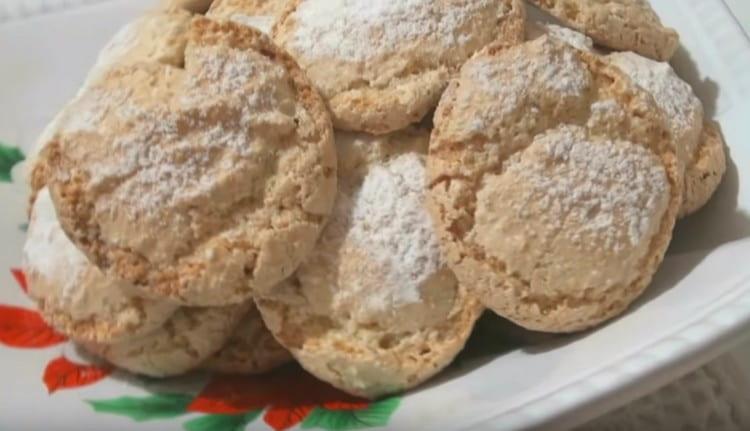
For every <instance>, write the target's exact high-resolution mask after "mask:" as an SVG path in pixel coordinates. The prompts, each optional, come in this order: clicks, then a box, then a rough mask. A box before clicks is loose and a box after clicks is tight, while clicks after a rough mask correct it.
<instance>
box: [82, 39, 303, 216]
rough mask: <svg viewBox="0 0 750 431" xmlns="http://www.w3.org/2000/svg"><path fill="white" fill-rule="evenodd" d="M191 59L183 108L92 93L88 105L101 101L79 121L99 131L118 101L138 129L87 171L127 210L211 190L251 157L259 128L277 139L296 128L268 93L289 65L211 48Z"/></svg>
mask: <svg viewBox="0 0 750 431" xmlns="http://www.w3.org/2000/svg"><path fill="white" fill-rule="evenodd" d="M191 58H192V64H191V65H189V66H188V71H189V72H191V73H190V74H189V76H188V77H187V82H186V85H185V88H186V91H185V92H184V94H182V95H181V96H180V97H179V104H180V106H182V108H181V109H180V110H172V109H171V108H170V104H169V103H164V104H161V105H156V106H153V104H152V106H147V107H144V106H143V105H142V104H141V103H138V102H134V101H132V100H130V99H129V98H128V97H124V98H123V97H120V96H118V93H119V91H118V90H117V89H110V90H108V92H107V93H106V94H104V95H102V94H100V93H102V91H99V90H97V91H91V92H90V93H89V96H88V97H87V99H86V100H88V99H91V100H92V101H93V102H96V103H90V104H88V105H87V106H88V108H87V109H84V110H82V111H81V113H80V115H79V116H78V117H80V118H85V119H86V121H85V123H86V125H87V128H95V127H96V125H97V123H98V122H101V121H103V119H105V115H104V113H102V111H104V110H105V108H104V106H106V105H105V104H104V102H105V101H107V100H109V101H110V102H111V101H112V100H115V99H117V100H119V101H120V103H119V106H118V109H117V112H116V114H117V115H118V116H119V118H120V119H121V120H122V121H123V122H124V123H125V124H128V123H129V124H132V127H130V128H129V129H127V131H126V132H125V133H122V134H120V136H118V137H116V138H115V139H114V140H113V142H112V149H113V150H114V151H116V152H117V153H119V154H120V157H116V158H107V159H104V160H102V161H100V162H98V163H96V164H93V165H92V166H89V167H87V171H88V172H89V175H90V177H91V179H90V184H91V185H92V186H93V187H98V186H103V187H107V185H108V184H110V183H111V182H113V181H114V182H116V183H118V184H119V186H118V187H119V190H118V191H117V193H116V194H115V196H119V197H120V198H121V199H123V200H126V201H127V202H128V205H127V206H125V205H124V206H123V207H127V208H129V210H130V211H131V212H133V213H134V214H143V213H148V212H149V211H151V210H152V209H154V208H159V207H163V206H165V205H173V204H177V203H179V202H184V201H186V200H190V199H192V198H195V197H198V196H200V195H201V194H205V193H209V192H210V191H211V190H212V188H213V187H214V186H215V184H216V183H217V181H221V180H222V179H223V178H224V177H225V175H226V172H228V171H231V170H232V167H233V166H235V165H236V164H237V163H238V160H241V159H249V158H252V157H253V155H254V147H253V145H252V140H253V138H254V137H253V136H252V134H251V133H249V131H250V130H252V129H253V127H257V126H258V125H259V124H262V125H263V126H264V127H265V128H266V129H265V130H267V133H269V132H272V131H273V132H274V133H276V134H279V135H283V134H287V133H290V132H292V131H293V130H294V128H295V124H294V118H293V117H292V116H291V115H285V113H284V112H283V110H284V107H283V106H280V103H279V101H278V100H276V94H275V93H274V92H272V91H270V90H269V89H270V88H273V87H274V86H277V85H278V83H279V82H283V80H284V78H285V76H286V75H285V72H284V70H283V68H281V67H279V66H276V65H274V64H272V63H270V62H268V61H266V60H264V58H263V57H262V56H260V55H258V54H255V53H252V52H242V51H238V50H232V51H230V52H228V53H226V54H225V55H222V56H218V55H216V54H215V53H213V52H211V50H210V49H207V48H201V49H195V50H194V52H193V53H192V57H191ZM261 75H262V76H265V77H266V78H265V79H264V80H263V81H261V82H260V84H259V85H258V84H255V85H253V86H252V87H253V88H250V87H251V84H250V81H251V80H253V79H256V80H257V77H258V76H261ZM236 94H245V96H244V97H241V98H240V97H238V98H237V100H236V103H231V102H228V98H227V95H236ZM122 99H124V100H122ZM219 113H220V115H219ZM214 117H217V118H218V120H214V119H213V118H214ZM77 121H80V120H77ZM81 128H83V127H81ZM219 171H222V172H224V173H225V175H222V174H221V172H219ZM135 196H137V197H138V198H137V199H134V198H133V197H135Z"/></svg>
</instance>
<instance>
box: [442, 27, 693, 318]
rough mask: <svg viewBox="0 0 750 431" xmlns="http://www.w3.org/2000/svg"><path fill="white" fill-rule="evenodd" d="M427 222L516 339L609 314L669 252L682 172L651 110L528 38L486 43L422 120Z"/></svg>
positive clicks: (601, 74) (460, 273) (621, 81)
mask: <svg viewBox="0 0 750 431" xmlns="http://www.w3.org/2000/svg"><path fill="white" fill-rule="evenodd" d="M434 121H435V129H434V131H433V134H432V139H431V140H430V156H429V159H428V178H429V179H428V184H429V189H430V192H429V197H430V199H429V201H430V209H431V213H432V215H433V218H434V220H435V221H436V223H437V225H438V226H439V232H440V235H441V245H442V246H443V251H444V253H445V256H446V258H447V260H448V262H449V264H450V266H451V267H452V269H453V270H454V271H455V273H456V276H457V278H458V280H459V282H460V283H461V284H462V285H465V286H467V288H469V289H471V290H472V292H473V293H474V294H476V295H478V296H479V297H480V299H481V300H482V302H483V303H484V305H486V306H487V307H488V308H490V309H492V310H493V311H495V312H496V313H497V314H499V315H501V316H503V317H506V318H508V319H510V320H512V321H514V322H516V323H518V324H519V325H521V326H524V327H526V328H528V329H532V330H539V331H548V332H571V331H577V330H582V329H586V328H589V327H591V326H594V325H596V324H599V323H601V322H603V321H605V320H607V319H609V318H611V317H613V316H615V315H617V314H618V313H620V312H622V311H623V310H624V309H625V308H626V307H627V306H628V305H629V304H630V303H631V302H632V301H633V300H634V299H635V298H636V297H638V295H639V294H640V293H641V292H642V291H643V289H644V288H645V287H646V286H647V285H648V284H649V282H650V280H651V278H652V276H653V273H654V272H655V271H656V268H657V266H658V265H659V263H660V262H661V261H662V259H663V256H664V252H665V250H666V248H667V245H668V244H669V242H670V240H671V234H672V228H673V226H674V223H675V218H676V215H677V211H678V209H679V206H680V203H681V201H682V187H683V183H684V180H683V176H682V174H683V170H682V168H681V165H680V163H679V160H678V157H677V154H676V153H675V150H674V146H673V145H672V140H671V136H670V134H669V129H668V127H667V124H666V121H665V120H664V119H663V118H662V113H661V111H660V109H659V108H658V107H657V106H656V104H655V103H654V101H653V98H652V97H651V96H650V95H648V94H647V93H646V92H645V91H644V90H642V89H640V88H639V87H638V86H636V85H635V84H633V83H632V81H631V80H630V79H628V78H627V77H626V76H625V75H624V74H623V73H622V72H621V71H620V70H619V69H617V68H615V67H614V66H611V65H608V64H607V63H605V62H603V61H602V60H600V59H599V58H598V57H597V56H594V55H591V54H588V53H586V52H583V51H580V50H577V49H574V48H572V47H571V46H570V45H567V44H565V43H562V42H559V41H557V40H556V39H554V38H550V37H547V36H545V37H542V38H540V39H536V40H534V41H531V42H526V43H525V44H523V45H520V46H515V47H507V46H503V45H502V44H494V45H491V46H489V47H488V48H486V49H485V50H484V51H483V52H481V53H480V54H478V55H476V56H474V57H473V58H472V59H471V60H469V61H468V62H467V63H466V65H464V67H463V68H462V70H461V72H460V75H459V77H458V78H457V79H455V80H454V81H453V82H452V83H451V84H450V86H449V87H448V89H447V90H446V93H445V94H444V95H443V98H442V99H441V101H440V105H439V106H438V109H437V111H436V113H435V120H434Z"/></svg>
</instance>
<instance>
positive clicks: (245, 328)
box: [203, 307, 292, 374]
mask: <svg viewBox="0 0 750 431" xmlns="http://www.w3.org/2000/svg"><path fill="white" fill-rule="evenodd" d="M291 360H292V355H291V354H290V353H289V351H287V350H286V349H285V348H283V347H282V346H281V345H280V344H279V343H278V341H276V339H275V338H273V335H272V334H271V332H270V331H269V330H268V329H267V328H266V326H265V325H264V324H263V319H261V317H260V314H259V313H258V310H257V309H256V308H255V307H253V308H252V309H251V310H250V311H249V312H248V313H247V314H246V315H245V317H243V318H242V321H241V322H240V324H239V325H238V326H237V329H235V330H234V334H233V335H232V337H231V338H230V339H229V340H228V341H227V343H226V344H225V345H224V347H222V348H221V350H219V351H218V352H217V353H216V354H215V355H213V356H212V357H211V358H209V359H208V360H207V361H206V362H205V363H204V364H203V368H205V369H207V370H210V371H216V372H219V373H227V374H261V373H265V372H267V371H271V370H272V369H274V368H276V367H279V366H281V365H283V364H285V363H287V362H290V361H291Z"/></svg>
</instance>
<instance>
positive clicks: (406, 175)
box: [256, 130, 481, 398]
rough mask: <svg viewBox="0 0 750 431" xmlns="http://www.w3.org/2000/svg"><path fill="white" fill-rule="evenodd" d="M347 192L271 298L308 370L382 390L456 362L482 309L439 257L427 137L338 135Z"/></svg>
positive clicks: (348, 387) (265, 310)
mask: <svg viewBox="0 0 750 431" xmlns="http://www.w3.org/2000/svg"><path fill="white" fill-rule="evenodd" d="M336 141H337V147H338V149H339V172H340V177H339V185H340V186H339V194H338V196H337V201H336V205H335V208H334V212H333V215H332V216H331V221H330V223H329V224H328V226H327V227H326V229H325V230H324V233H323V234H322V236H321V239H320V241H319V242H318V245H317V248H316V250H315V251H314V252H313V253H312V254H311V255H310V256H309V258H308V259H307V260H306V261H305V263H303V264H302V265H301V266H300V268H299V269H298V271H297V272H296V273H295V275H293V276H292V277H291V278H290V279H289V280H287V281H285V282H284V283H282V284H281V285H280V286H279V287H278V288H277V290H275V291H274V292H273V295H271V296H264V297H258V298H256V302H257V304H258V308H259V309H260V311H261V314H262V315H263V319H264V320H265V322H266V324H267V325H268V327H269V329H270V330H271V332H272V333H273V334H274V335H275V336H276V339H277V340H279V342H281V343H282V344H283V345H284V346H285V347H286V348H288V349H289V350H290V351H291V352H292V354H293V355H294V357H295V358H296V359H297V361H299V363H300V364H301V365H302V366H303V367H304V368H305V369H307V370H308V371H309V372H310V373H312V374H313V375H315V376H316V377H318V378H319V379H321V380H324V381H326V382H328V383H330V384H332V385H333V386H336V387H338V388H340V389H342V390H344V391H346V392H348V393H351V394H354V395H358V396H363V397H368V398H375V397H379V396H382V395H385V394H388V393H392V392H397V391H402V390H405V389H408V388H411V387H414V386H416V385H418V384H420V383H422V382H424V381H425V380H427V379H428V378H430V377H431V376H433V375H434V374H436V373H437V372H439V371H440V370H441V369H443V368H444V367H445V366H446V365H448V364H449V363H450V362H451V361H452V360H453V358H454V357H455V355H456V354H458V352H459V351H460V350H461V349H462V348H463V346H464V343H465V342H466V340H467V338H468V336H469V334H470V332H471V329H472V327H473V325H474V322H475V320H476V319H477V318H478V316H479V314H480V312H481V306H480V305H479V303H478V301H476V300H475V299H474V298H473V297H470V296H469V295H468V294H467V292H466V289H464V288H463V287H462V286H461V285H459V284H458V283H457V282H456V278H455V277H454V275H453V273H452V272H451V271H450V270H449V269H448V268H447V267H446V266H445V265H444V263H443V260H442V259H441V256H440V250H439V245H438V238H437V234H436V233H435V231H434V228H433V225H432V222H431V220H430V218H429V214H428V212H427V209H426V208H425V207H424V205H423V204H424V202H423V201H424V197H425V188H424V160H423V159H424V156H423V154H424V150H422V152H415V151H412V150H413V149H417V148H424V147H425V146H426V145H427V141H428V134H427V132H425V131H415V130H409V131H405V132H399V133H396V134H391V135H384V136H382V137H379V138H375V137H372V136H366V135H358V134H347V133H340V134H339V136H337V139H336Z"/></svg>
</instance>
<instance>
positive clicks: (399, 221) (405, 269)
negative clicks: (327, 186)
mask: <svg viewBox="0 0 750 431" xmlns="http://www.w3.org/2000/svg"><path fill="white" fill-rule="evenodd" d="M424 181H425V167H424V161H423V160H422V156H420V155H418V154H415V153H407V154H404V155H401V156H399V157H397V158H395V159H393V160H391V161H389V162H387V163H385V164H379V165H374V166H373V167H372V168H371V169H370V171H369V172H368V174H367V176H366V177H365V179H364V182H363V183H362V186H361V188H360V189H359V190H358V191H357V192H356V194H355V195H354V196H353V197H352V200H351V201H349V202H345V201H344V202H345V204H344V205H340V206H338V207H337V208H336V212H337V213H338V214H337V215H339V216H340V215H342V214H341V213H342V212H344V213H348V215H347V214H344V215H345V218H348V219H349V230H348V231H347V232H346V241H348V242H351V243H353V244H355V245H356V246H357V247H358V248H359V249H361V250H363V251H364V252H365V253H367V254H368V255H369V256H370V258H371V259H374V260H375V261H377V263H378V264H379V265H380V266H381V267H382V272H383V282H382V283H381V284H380V288H379V289H377V290H374V291H373V290H368V291H367V292H361V291H358V289H356V286H347V287H346V288H347V290H346V291H344V292H342V294H344V295H353V296H355V297H357V298H358V299H357V302H358V303H360V304H362V305H363V306H364V307H365V308H367V309H369V310H373V311H384V310H391V309H393V308H396V307H399V306H402V305H405V304H409V303H416V302H419V301H420V285H421V284H422V283H424V282H425V281H426V280H427V279H428V278H429V277H430V276H432V275H433V274H434V273H435V272H437V271H438V270H439V269H440V267H441V260H440V250H439V245H438V239H437V235H436V233H435V229H434V227H433V225H432V220H431V219H430V217H429V214H428V213H427V210H426V208H425V206H424V200H425V188H424ZM347 204H348V205H347ZM352 288H353V289H352ZM350 289H351V290H350Z"/></svg>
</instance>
